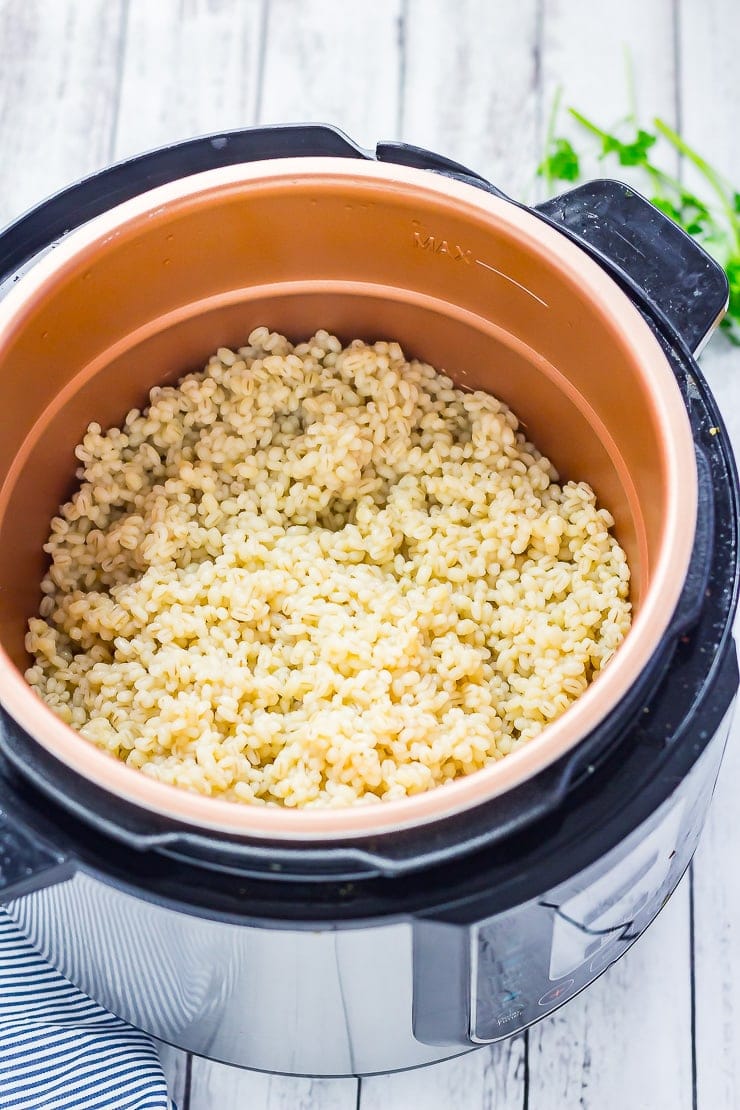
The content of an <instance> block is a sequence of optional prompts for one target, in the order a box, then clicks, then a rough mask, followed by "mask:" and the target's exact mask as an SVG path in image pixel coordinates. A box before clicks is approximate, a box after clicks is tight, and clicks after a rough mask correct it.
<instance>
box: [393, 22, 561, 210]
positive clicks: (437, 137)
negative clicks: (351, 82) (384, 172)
mask: <svg viewBox="0 0 740 1110" xmlns="http://www.w3.org/2000/svg"><path fill="white" fill-rule="evenodd" d="M539 11H540V4H539V0H502V2H498V3H495V4H492V3H490V2H489V0H460V2H459V3H455V4H450V3H447V2H446V0H432V2H428V0H410V2H409V5H408V12H407V16H406V20H405V34H404V56H405V66H404V72H405V84H404V90H403V105H402V115H401V119H402V130H403V134H402V138H403V139H404V140H405V141H406V142H409V143H414V144H415V145H416V146H424V147H428V148H430V149H432V150H437V151H439V152H440V153H443V154H446V155H447V156H448V157H450V158H454V159H455V160H456V161H458V162H462V163H463V165H466V166H469V167H470V168H471V169H474V170H476V171H477V172H479V173H482V174H483V175H484V176H486V177H488V178H489V179H490V180H491V181H493V182H494V183H495V184H496V185H498V186H499V187H500V188H502V189H503V190H504V191H508V192H510V193H511V194H512V196H515V197H517V198H519V199H526V196H527V195H529V193H530V191H531V188H532V180H533V169H534V166H535V165H536V160H537V154H538V149H539V148H538V118H539V113H540V98H539V91H538V83H539V46H540V43H539V35H540V22H539V18H538V16H539Z"/></svg>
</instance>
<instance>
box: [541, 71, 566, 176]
mask: <svg viewBox="0 0 740 1110" xmlns="http://www.w3.org/2000/svg"><path fill="white" fill-rule="evenodd" d="M562 95H563V86H562V85H558V87H557V88H556V89H555V95H554V96H553V98H552V107H551V108H550V117H549V119H548V121H547V134H546V136H545V160H544V163H543V165H544V167H545V184H546V185H547V195H548V196H551V195H552V191H553V185H554V182H555V178H554V177H553V175H552V162H551V159H550V155H551V154H552V147H553V143H554V142H555V125H556V124H557V122H558V114H559V112H560V100H561V97H562Z"/></svg>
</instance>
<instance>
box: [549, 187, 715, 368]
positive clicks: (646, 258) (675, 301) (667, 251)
mask: <svg viewBox="0 0 740 1110" xmlns="http://www.w3.org/2000/svg"><path fill="white" fill-rule="evenodd" d="M533 211H534V212H535V214H537V215H539V216H540V217H541V218H543V219H545V220H546V221H547V223H549V224H552V225H553V226H554V227H556V228H557V229H558V230H559V231H562V232H563V233H564V234H566V235H567V236H568V237H569V238H570V239H572V240H573V241H574V242H575V243H577V244H578V245H579V246H580V247H582V248H583V249H584V250H585V251H586V252H587V253H588V254H590V255H591V256H592V257H593V258H594V259H596V261H597V262H598V263H599V264H600V265H601V266H602V267H603V269H605V270H607V271H608V273H609V274H610V275H611V276H612V277H613V278H614V279H615V280H616V281H617V282H618V283H619V284H620V285H622V286H623V287H624V288H625V289H626V290H627V291H628V292H630V293H632V294H633V295H636V296H637V298H638V299H639V300H640V301H641V302H642V303H643V304H647V307H648V308H649V309H650V311H651V312H652V313H653V315H654V316H656V317H657V318H658V319H659V320H660V321H661V322H662V323H667V324H668V325H669V327H670V329H671V331H672V332H674V333H675V334H677V335H678V336H679V338H680V339H681V340H682V341H683V342H684V343H685V345H686V347H687V348H688V350H689V351H690V352H691V353H692V354H693V355H698V354H699V353H700V351H701V350H702V348H703V347H704V344H705V343H706V341H707V340H708V338H709V337H710V335H711V334H712V332H713V331H714V329H715V328H716V327H717V325H718V324H719V322H720V320H721V319H722V316H723V315H724V313H725V311H726V309H727V303H728V296H729V285H728V282H727V276H726V274H725V272H724V270H723V269H722V267H721V266H720V265H719V263H718V262H715V260H714V259H713V258H712V257H711V256H710V255H708V254H707V252H706V251H705V250H704V249H703V247H700V246H699V244H698V243H697V242H696V240H694V239H692V237H691V236H690V235H688V234H687V233H686V232H685V231H684V230H683V229H682V228H681V227H679V226H678V224H677V223H675V222H674V221H673V220H672V219H670V218H669V217H668V216H666V215H665V214H664V213H663V212H661V211H660V210H659V209H658V208H656V207H655V205H653V204H651V203H650V201H649V200H646V198H645V197H643V196H641V195H640V194H639V193H636V192H635V190H634V189H632V188H630V187H629V186H628V185H625V184H623V183H622V182H621V181H610V180H607V179H601V180H597V181H589V182H587V183H586V184H585V185H579V186H578V187H577V188H576V189H573V190H571V191H570V192H568V193H563V194H562V195H561V196H558V197H553V198H552V200H547V201H545V202H544V203H543V204H539V205H537V206H536V207H535V208H534V209H533Z"/></svg>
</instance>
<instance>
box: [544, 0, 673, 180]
mask: <svg viewBox="0 0 740 1110" xmlns="http://www.w3.org/2000/svg"><path fill="white" fill-rule="evenodd" d="M543 3H544V20H543V41H542V83H543V89H544V100H545V108H544V115H545V119H544V121H543V122H544V127H543V134H542V145H544V136H545V133H546V129H547V124H548V122H549V115H550V110H551V107H552V104H553V99H554V96H555V93H556V90H557V89H558V88H559V87H560V88H562V93H563V95H562V107H561V111H560V116H559V127H558V132H559V134H562V135H568V136H570V137H571V138H573V140H574V144H575V145H576V148H577V149H578V150H579V151H584V150H585V151H589V150H591V149H593V150H595V151H597V150H598V145H597V144H596V143H595V142H592V140H591V138H590V137H589V136H588V135H587V134H585V132H584V131H582V130H581V129H580V128H579V127H578V125H577V124H576V123H575V122H574V121H573V120H572V119H570V117H569V116H568V114H567V112H566V111H565V110H564V109H565V107H567V106H573V107H575V108H577V109H578V110H579V111H581V112H582V113H583V114H584V115H586V116H588V117H590V118H592V119H593V120H594V121H595V122H596V123H597V124H599V125H600V126H602V127H607V128H608V127H610V126H612V125H614V124H616V123H618V122H619V120H621V119H623V118H624V117H625V116H626V115H627V114H628V111H629V107H630V105H629V101H630V95H629V91H628V80H627V59H628V58H629V59H631V64H632V67H633V71H634V88H635V99H636V101H637V103H636V108H637V114H638V117H639V118H640V119H641V120H647V121H650V120H652V118H653V116H656V115H659V116H663V117H664V118H665V119H667V120H669V121H673V120H675V109H676V52H675V37H674V31H675V23H674V18H673V16H674V12H673V3H672V0H650V2H649V3H645V0H622V2H621V3H620V4H611V5H609V7H608V9H606V8H605V7H604V5H602V4H594V3H593V2H592V0H543ZM542 145H541V147H540V150H542ZM666 168H669V169H670V168H672V166H671V164H670V163H669V162H667V163H666ZM582 169H583V171H584V175H585V176H586V177H602V176H604V174H605V173H607V174H609V175H610V176H613V177H618V178H619V179H620V180H624V181H633V179H634V176H635V175H634V173H633V171H631V170H630V169H629V167H624V166H617V165H615V164H613V163H612V162H611V161H610V162H609V163H608V167H607V168H606V170H605V168H604V166H603V165H602V164H601V163H600V162H599V161H598V159H597V157H596V156H595V154H589V155H587V156H585V157H583V158H582ZM565 187H567V186H563V188H565Z"/></svg>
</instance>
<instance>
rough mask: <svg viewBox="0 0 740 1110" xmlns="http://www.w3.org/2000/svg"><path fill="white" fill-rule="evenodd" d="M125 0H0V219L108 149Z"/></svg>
mask: <svg viewBox="0 0 740 1110" xmlns="http://www.w3.org/2000/svg"><path fill="white" fill-rule="evenodd" d="M124 14H125V3H124V0H85V3H84V4H74V3H70V2H69V0H63V2H60V0H2V2H0V151H2V170H1V171H0V172H1V173H2V181H1V186H0V225H2V224H4V223H5V222H6V221H7V220H10V219H11V218H12V217H13V216H15V215H18V214H19V213H20V212H22V211H23V210H24V209H26V208H29V207H30V206H31V205H32V204H34V203H35V202H36V201H38V200H41V199H42V198H43V197H45V196H48V195H49V193H52V192H55V191H56V190H57V189H59V188H61V187H62V186H63V185H66V184H68V183H70V182H71V181H74V180H75V179H76V178H78V177H83V176H84V175H85V174H87V173H90V172H91V171H93V170H95V169H98V168H99V167H100V166H102V165H104V164H105V163H106V162H107V161H109V159H110V156H111V132H112V125H113V120H114V118H115V112H116V102H117V98H118V82H119V77H120V63H121V49H122V43H123V24H124Z"/></svg>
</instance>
